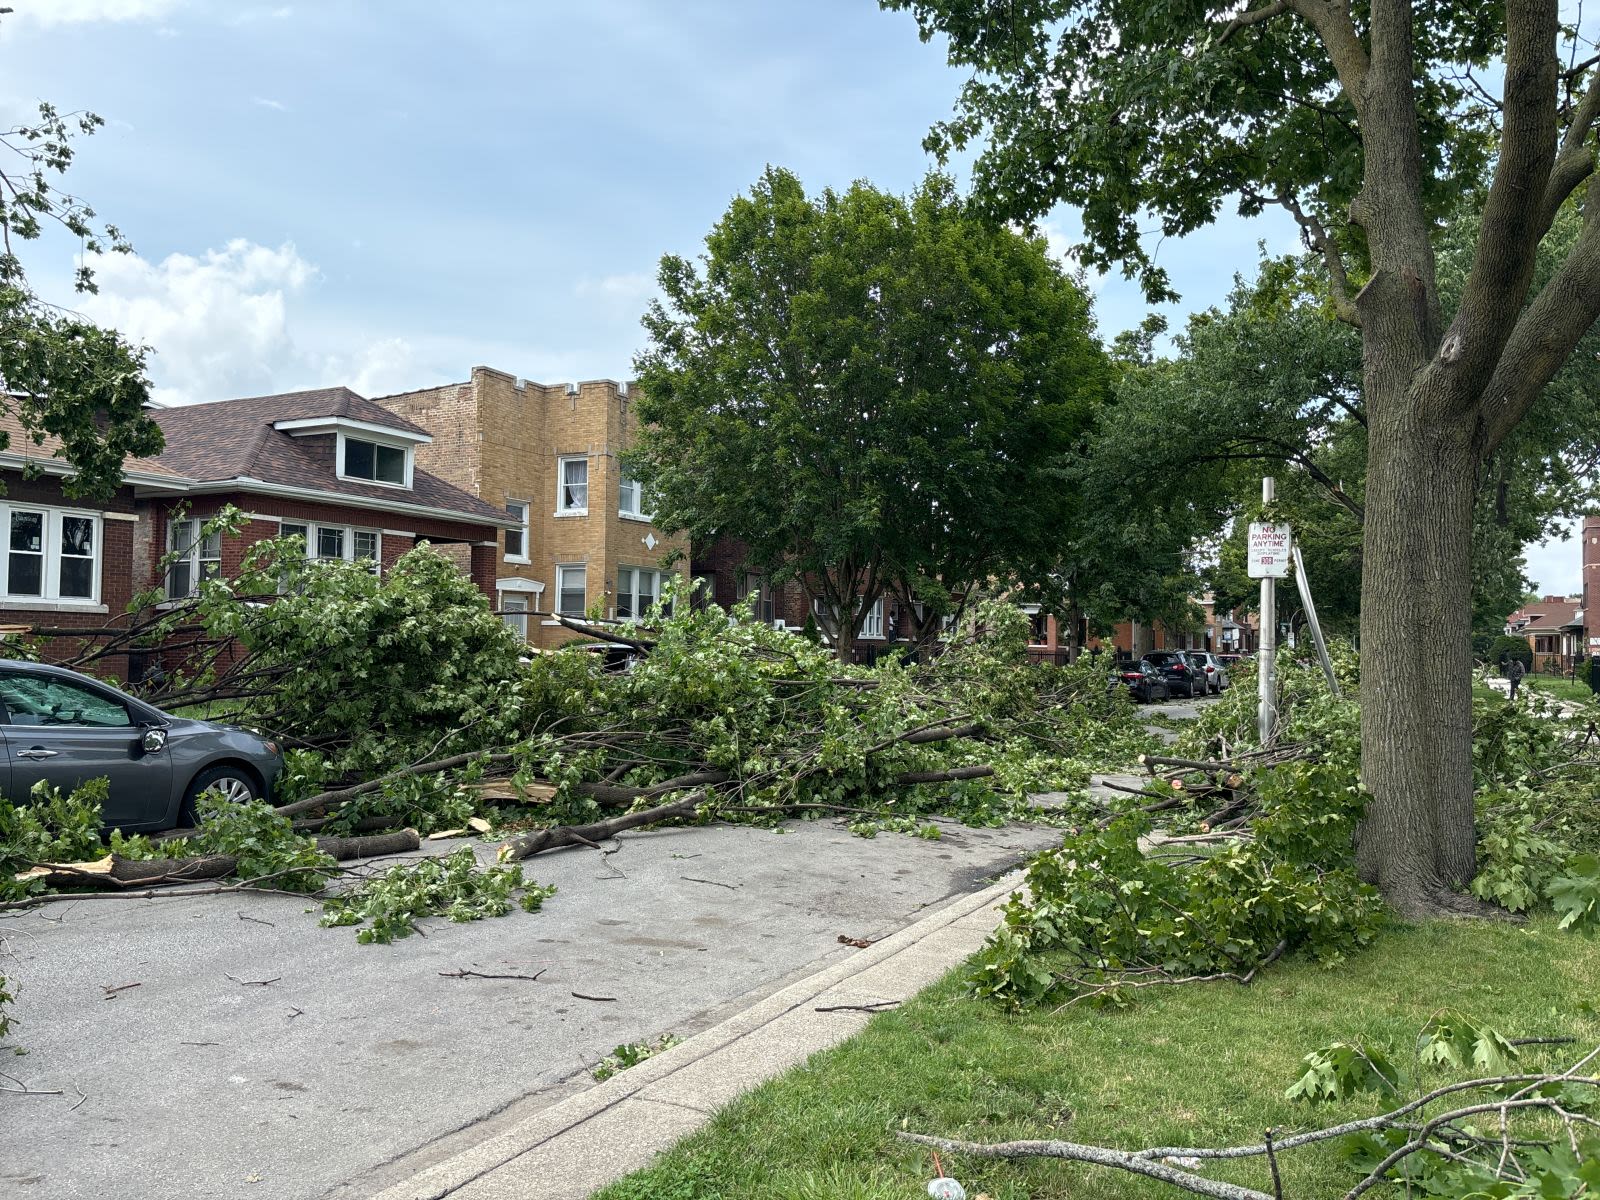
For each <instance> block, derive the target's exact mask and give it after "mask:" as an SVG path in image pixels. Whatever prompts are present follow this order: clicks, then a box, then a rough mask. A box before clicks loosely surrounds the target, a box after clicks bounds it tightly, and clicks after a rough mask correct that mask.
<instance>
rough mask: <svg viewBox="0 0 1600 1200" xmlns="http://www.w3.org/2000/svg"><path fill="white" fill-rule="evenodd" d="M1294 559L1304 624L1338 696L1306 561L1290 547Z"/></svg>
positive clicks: (1337, 685)
mask: <svg viewBox="0 0 1600 1200" xmlns="http://www.w3.org/2000/svg"><path fill="white" fill-rule="evenodd" d="M1289 554H1290V556H1291V557H1292V558H1293V559H1294V583H1295V587H1297V588H1299V589H1300V607H1302V608H1303V609H1305V610H1306V623H1307V624H1308V625H1310V626H1311V640H1312V641H1314V642H1315V643H1316V644H1317V657H1318V658H1320V659H1321V660H1322V673H1323V674H1324V675H1326V676H1327V677H1328V687H1329V689H1330V690H1331V691H1332V692H1333V694H1334V695H1335V696H1338V695H1339V680H1338V678H1337V677H1336V676H1335V675H1334V673H1333V660H1332V659H1331V658H1329V657H1328V643H1327V642H1326V641H1324V640H1323V637H1322V622H1320V621H1318V620H1317V606H1316V605H1315V604H1313V603H1312V602H1311V578H1310V576H1308V575H1307V574H1306V561H1305V559H1303V558H1301V557H1300V547H1299V546H1291V547H1290V549H1289Z"/></svg>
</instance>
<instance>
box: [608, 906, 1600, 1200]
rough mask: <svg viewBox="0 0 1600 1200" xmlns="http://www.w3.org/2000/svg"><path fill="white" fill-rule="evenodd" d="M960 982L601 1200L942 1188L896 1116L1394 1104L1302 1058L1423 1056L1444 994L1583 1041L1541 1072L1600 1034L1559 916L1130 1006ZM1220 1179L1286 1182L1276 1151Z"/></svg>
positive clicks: (1325, 1115) (1447, 931)
mask: <svg viewBox="0 0 1600 1200" xmlns="http://www.w3.org/2000/svg"><path fill="white" fill-rule="evenodd" d="M960 975H961V972H960V971H957V972H955V973H954V974H952V975H951V976H950V977H948V978H946V979H945V980H944V981H943V982H942V983H940V984H938V985H936V986H934V987H932V988H930V989H928V990H927V991H925V992H923V993H922V994H921V995H920V996H918V997H916V998H915V999H914V1000H912V1001H911V1002H909V1003H908V1004H906V1005H905V1007H903V1008H901V1009H899V1010H897V1011H894V1012H891V1013H885V1014H882V1015H880V1016H878V1017H876V1018H874V1019H873V1021H872V1023H871V1024H870V1025H869V1026H868V1027H867V1028H866V1030H865V1031H864V1032H863V1033H862V1034H861V1035H860V1036H858V1037H855V1038H853V1039H851V1040H850V1041H848V1042H846V1043H844V1044H843V1045H841V1046H838V1047H836V1048H835V1049H833V1050H830V1051H827V1052H824V1053H822V1054H819V1055H817V1056H815V1057H814V1058H812V1059H811V1060H810V1061H809V1062H808V1063H807V1064H806V1065H805V1066H803V1067H800V1068H797V1069H795V1070H793V1071H791V1072H789V1073H788V1074H786V1075H784V1076H782V1077H780V1078H778V1079H775V1080H773V1081H772V1082H770V1083H768V1084H766V1085H765V1086H763V1087H761V1088H759V1089H757V1090H756V1091H754V1092H752V1093H750V1094H748V1095H746V1096H744V1097H742V1098H741V1099H739V1100H737V1101H735V1102H734V1103H733V1104H731V1105H729V1106H728V1107H727V1108H726V1109H724V1110H723V1111H722V1112H721V1113H719V1114H718V1115H717V1117H716V1118H715V1119H713V1121H712V1122H711V1123H710V1124H709V1125H708V1126H707V1127H706V1128H705V1129H703V1130H701V1131H700V1132H699V1133H697V1134H694V1135H692V1136H691V1137H689V1138H688V1139H687V1140H685V1141H684V1142H682V1143H681V1144H680V1145H679V1146H678V1147H677V1148H676V1149H674V1150H673V1151H671V1152H670V1153H668V1154H667V1155H664V1156H663V1157H662V1158H661V1159H659V1160H658V1161H657V1163H656V1165H655V1166H653V1167H651V1168H649V1169H648V1170H646V1171H642V1172H640V1173H638V1174H636V1175H632V1176H629V1177H628V1178H626V1179H623V1180H621V1181H619V1182H617V1183H616V1184H613V1185H612V1186H611V1187H610V1188H607V1189H605V1190H604V1191H602V1192H599V1193H597V1196H599V1197H602V1198H603V1200H625V1198H626V1200H646V1198H648V1200H694V1198H699V1197H708V1198H709V1197H728V1198H729V1200H732V1198H734V1197H738V1198H740V1200H749V1198H753V1197H771V1198H774V1200H779V1198H781V1200H907V1198H911V1197H917V1196H923V1195H925V1194H926V1192H925V1191H924V1188H925V1186H926V1183H927V1180H928V1179H929V1178H931V1177H932V1175H933V1171H932V1166H931V1160H930V1158H929V1157H928V1154H927V1152H926V1151H924V1150H922V1149H920V1148H917V1147H912V1146H908V1145H906V1144H904V1143H902V1142H898V1141H897V1140H896V1139H895V1138H894V1136H893V1133H894V1131H895V1130H898V1129H909V1130H913V1131H916V1132H921V1133H934V1134H944V1135H949V1136H953V1137H959V1138H964V1139H968V1140H974V1141H998V1140H1005V1139H1011V1138H1050V1137H1059V1138H1066V1139H1069V1140H1072V1141H1079V1142H1092V1143H1101V1144H1105V1145H1112V1146H1120V1147H1124V1148H1128V1149H1136V1148H1140V1147H1143V1146H1149V1145H1160V1144H1170V1145H1186V1144H1189V1145H1229V1144H1234V1143H1242V1142H1246V1141H1257V1140H1259V1139H1260V1136H1261V1134H1262V1132H1263V1131H1264V1130H1265V1129H1267V1128H1269V1127H1272V1128H1274V1129H1282V1130H1293V1129H1305V1128H1313V1127H1318V1126H1322V1125H1326V1124H1332V1123H1334V1122H1335V1121H1338V1120H1341V1119H1346V1118H1349V1117H1353V1116H1364V1115H1367V1114H1370V1113H1373V1112H1377V1111H1380V1108H1381V1107H1382V1106H1380V1105H1378V1104H1377V1103H1376V1102H1375V1101H1374V1100H1373V1098H1372V1097H1370V1096H1369V1097H1366V1098H1365V1099H1364V1100H1363V1101H1360V1102H1352V1103H1349V1104H1340V1105H1324V1106H1321V1107H1319V1108H1315V1109H1313V1108H1310V1107H1308V1106H1306V1105H1305V1104H1303V1103H1294V1102H1290V1101H1288V1100H1285V1099H1284V1098H1283V1091H1284V1089H1285V1088H1286V1087H1287V1086H1288V1085H1289V1084H1290V1083H1291V1082H1292V1081H1293V1080H1294V1079H1295V1078H1296V1077H1297V1076H1298V1075H1299V1074H1300V1071H1299V1070H1298V1067H1299V1063H1300V1059H1301V1057H1302V1055H1304V1054H1305V1053H1306V1052H1307V1051H1309V1050H1312V1049H1314V1048H1316V1047H1319V1046H1322V1045H1325V1044H1327V1043H1328V1042H1332V1041H1339V1040H1344V1041H1355V1040H1364V1041H1367V1042H1369V1043H1378V1044H1387V1045H1388V1046H1389V1047H1390V1048H1391V1049H1392V1051H1393V1053H1394V1059H1395V1061H1396V1062H1397V1063H1400V1064H1402V1065H1403V1066H1404V1067H1405V1068H1406V1069H1410V1070H1413V1071H1416V1070H1418V1068H1417V1067H1416V1065H1415V1058H1414V1049H1413V1048H1414V1046H1415V1040H1416V1034H1417V1030H1418V1029H1419V1028H1420V1027H1421V1026H1422V1024H1423V1023H1424V1022H1425V1021H1426V1020H1427V1018H1428V1016H1429V1015H1430V1014H1431V1013H1433V1012H1435V1011H1436V1010H1438V1009H1440V1008H1446V1007H1448V1008H1453V1009H1456V1010H1458V1011H1460V1012H1462V1013H1464V1014H1466V1015H1468V1016H1470V1017H1472V1018H1474V1019H1476V1020H1479V1021H1482V1022H1486V1023H1488V1024H1490V1025H1493V1026H1494V1027H1496V1028H1497V1029H1499V1030H1501V1031H1502V1032H1503V1033H1505V1034H1507V1035H1508V1036H1511V1037H1533V1036H1540V1037H1552V1036H1573V1037H1577V1038H1578V1039H1580V1043H1581V1044H1580V1045H1579V1046H1574V1047H1562V1048H1558V1049H1556V1050H1554V1051H1548V1050H1544V1048H1542V1047H1529V1048H1528V1049H1527V1050H1526V1051H1525V1054H1526V1055H1527V1057H1526V1058H1525V1061H1526V1062H1527V1063H1528V1064H1530V1065H1538V1066H1541V1067H1542V1066H1543V1065H1545V1064H1547V1063H1554V1062H1557V1061H1558V1060H1560V1061H1561V1065H1562V1066H1563V1067H1564V1066H1567V1065H1570V1063H1571V1061H1575V1060H1576V1059H1577V1058H1578V1057H1580V1055H1581V1053H1582V1052H1583V1051H1584V1050H1587V1049H1590V1048H1592V1047H1593V1046H1594V1045H1595V1044H1596V1043H1597V1042H1600V1019H1597V1018H1596V1016H1595V1015H1594V1014H1595V1010H1594V1007H1593V1003H1592V1002H1593V1001H1594V1000H1595V999H1596V998H1597V997H1600V941H1588V940H1583V939H1580V938H1576V937H1573V936H1571V935H1567V934H1562V933H1559V932H1557V931H1556V929H1555V927H1554V922H1553V921H1550V920H1548V919H1541V920H1538V921H1534V922H1532V923H1530V924H1528V925H1526V926H1512V925H1456V924H1444V923H1440V924H1430V925H1426V926H1417V927H1398V928H1395V929H1392V930H1391V931H1390V932H1388V933H1387V934H1385V935H1384V936H1383V937H1382V938H1381V939H1380V940H1379V942H1378V944H1377V946H1376V947H1375V948H1374V949H1372V950H1369V951H1367V952H1366V953H1364V954H1362V955H1360V956H1358V957H1356V958H1354V959H1352V960H1351V961H1350V962H1348V963H1347V964H1346V965H1345V966H1343V967H1341V968H1339V969H1338V970H1327V969H1323V968H1319V967H1316V966H1313V965H1311V964H1309V963H1303V962H1288V963H1283V964H1279V965H1277V966H1275V967H1273V968H1272V969H1271V970H1270V971H1268V972H1267V973H1266V974H1264V975H1263V976H1262V978H1261V979H1260V980H1258V981H1257V983H1256V984H1255V985H1254V986H1253V987H1250V988H1242V987H1239V986H1238V985H1236V984H1228V983H1224V984H1205V985H1188V986H1184V987H1175V988H1170V989H1157V988H1152V989H1149V990H1148V991H1145V992H1144V993H1142V994H1141V995H1139V997H1138V999H1137V1000H1136V1002H1135V1003H1133V1004H1132V1005H1131V1006H1129V1007H1128V1008H1126V1009H1122V1010H1098V1011H1095V1010H1088V1009H1084V1008H1073V1009H1068V1010H1066V1011H1064V1012H1061V1013H1059V1014H1056V1015H1050V1014H1049V1013H1046V1012H1036V1013H1025V1014H1021V1015H1016V1014H1010V1013H1006V1012H1004V1011H1002V1010H1001V1009H999V1008H996V1007H995V1006H994V1005H992V1004H989V1003H985V1002H980V1001H975V1000H970V999H968V998H967V997H966V996H965V995H964V993H963V988H962V984H961V981H960ZM1540 1051H1543V1053H1540ZM1428 1078H1430V1079H1431V1078H1434V1076H1432V1075H1429V1076H1428ZM945 1167H946V1170H947V1171H948V1172H949V1173H950V1174H952V1175H954V1176H956V1177H957V1178H958V1179H960V1180H961V1181H962V1182H963V1183H964V1184H965V1185H966V1188H967V1192H968V1195H969V1196H973V1197H976V1196H977V1195H978V1194H979V1193H980V1192H982V1193H987V1194H988V1195H989V1196H990V1197H992V1198H993V1200H1024V1198H1026V1200H1048V1198H1053V1197H1074V1198H1078V1197H1083V1198H1087V1197H1095V1198H1097V1200H1098V1198H1116V1197H1134V1196H1137V1197H1151V1196H1166V1197H1173V1196H1178V1195H1181V1194H1184V1193H1180V1192H1178V1191H1177V1190H1175V1189H1172V1188H1169V1187H1167V1186H1165V1185H1162V1184H1158V1183H1156V1182H1154V1181H1146V1180H1141V1179H1137V1178H1134V1177H1132V1176H1128V1175H1125V1174H1122V1173H1119V1172H1115V1171H1111V1170H1107V1169H1104V1168H1097V1167H1091V1166H1086V1165H1081V1164H1077V1163H1067V1162H1061V1161H1042V1160H1041V1161H1035V1162H1031V1163H1026V1164H1008V1163H1001V1162H996V1161H986V1160H979V1159H970V1160H957V1161H955V1162H946V1164H945ZM1282 1167H1283V1173H1284V1194H1285V1196H1287V1197H1291V1198H1293V1200H1314V1198H1315V1200H1320V1198H1322V1197H1328V1196H1337V1195H1339V1194H1341V1193H1342V1192H1343V1191H1344V1190H1345V1189H1346V1188H1347V1187H1349V1186H1350V1185H1351V1184H1352V1183H1354V1182H1355V1180H1356V1179H1357V1178H1358V1176H1357V1175H1355V1174H1352V1173H1351V1172H1350V1171H1349V1170H1348V1169H1347V1168H1344V1167H1342V1166H1341V1165H1340V1164H1339V1162H1338V1160H1337V1157H1336V1153H1335V1151H1333V1150H1321V1149H1318V1150H1312V1149H1311V1148H1308V1149H1307V1150H1303V1151H1295V1152H1293V1153H1291V1154H1289V1155H1287V1156H1285V1157H1284V1158H1283V1159H1282ZM1211 1173H1213V1174H1214V1175H1215V1177H1218V1178H1229V1179H1233V1180H1235V1181H1236V1182H1239V1183H1243V1184H1249V1185H1252V1186H1255V1187H1258V1188H1263V1189H1265V1190H1268V1191H1270V1190H1271V1185H1270V1182H1269V1180H1268V1179H1267V1175H1266V1168H1265V1165H1264V1164H1263V1163H1260V1162H1259V1160H1251V1161H1249V1162H1247V1163H1245V1164H1244V1165H1230V1166H1226V1167H1218V1168H1216V1169H1215V1171H1214V1172H1211ZM1379 1194H1383V1193H1375V1195H1379ZM1390 1194H1393V1193H1390Z"/></svg>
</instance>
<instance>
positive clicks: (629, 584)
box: [617, 567, 672, 621]
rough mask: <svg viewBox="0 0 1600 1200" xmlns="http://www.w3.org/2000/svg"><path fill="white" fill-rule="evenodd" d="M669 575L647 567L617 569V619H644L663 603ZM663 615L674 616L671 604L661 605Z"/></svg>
mask: <svg viewBox="0 0 1600 1200" xmlns="http://www.w3.org/2000/svg"><path fill="white" fill-rule="evenodd" d="M667 578H668V576H667V573H666V572H664V571H653V570H650V569H648V568H645V567H618V568H617V618H618V619H619V620H624V621H626V620H629V619H631V618H633V617H642V616H644V615H645V614H646V613H648V612H649V611H650V610H651V609H652V608H654V607H655V606H656V605H657V604H659V603H661V588H662V585H663V584H664V583H666V581H667ZM661 615H662V616H664V617H670V616H671V615H672V605H671V603H670V602H669V603H665V604H661Z"/></svg>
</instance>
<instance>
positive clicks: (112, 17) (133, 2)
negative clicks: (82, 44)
mask: <svg viewBox="0 0 1600 1200" xmlns="http://www.w3.org/2000/svg"><path fill="white" fill-rule="evenodd" d="M183 3H184V0H11V3H10V7H11V8H14V9H15V10H16V12H15V13H14V14H13V16H12V17H11V18H8V19H11V20H17V21H23V22H26V21H32V22H33V23H34V24H36V25H76V24H83V23H86V22H90V21H149V20H154V19H155V18H158V17H164V16H166V15H167V14H168V13H170V12H173V11H174V10H176V9H177V8H178V7H180V6H181V5H182V4H183Z"/></svg>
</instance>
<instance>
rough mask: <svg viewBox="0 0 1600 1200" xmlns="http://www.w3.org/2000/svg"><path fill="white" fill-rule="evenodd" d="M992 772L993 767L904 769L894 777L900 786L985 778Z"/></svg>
mask: <svg viewBox="0 0 1600 1200" xmlns="http://www.w3.org/2000/svg"><path fill="white" fill-rule="evenodd" d="M993 774H994V768H993V767H984V766H977V767H952V768H950V769H949V770H948V771H905V772H902V773H901V774H899V775H896V776H895V777H894V782H895V783H896V784H897V785H899V786H901V787H910V786H911V785H912V784H917V783H954V782H955V781H956V780H958V779H987V778H988V777H989V776H991V775H993Z"/></svg>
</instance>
